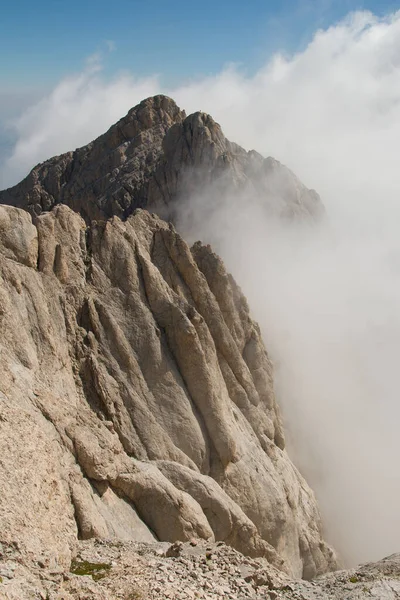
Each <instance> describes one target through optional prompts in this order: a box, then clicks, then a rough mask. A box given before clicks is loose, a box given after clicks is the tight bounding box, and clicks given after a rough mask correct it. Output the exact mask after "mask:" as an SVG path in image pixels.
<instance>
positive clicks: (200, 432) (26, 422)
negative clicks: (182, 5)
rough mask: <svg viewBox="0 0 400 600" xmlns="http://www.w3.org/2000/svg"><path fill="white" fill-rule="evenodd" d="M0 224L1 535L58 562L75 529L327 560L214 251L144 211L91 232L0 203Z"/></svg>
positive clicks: (314, 562) (246, 324) (265, 376)
mask: <svg viewBox="0 0 400 600" xmlns="http://www.w3.org/2000/svg"><path fill="white" fill-rule="evenodd" d="M0 222H1V223H2V224H3V226H4V228H5V229H6V232H7V234H6V235H2V237H1V240H2V241H1V243H0V269H1V270H0V274H1V287H0V327H1V340H0V344H1V346H0V347H1V365H2V378H1V381H0V394H1V404H0V410H1V413H0V428H1V434H0V446H1V447H0V456H1V457H2V459H1V460H2V465H1V482H2V486H1V487H2V494H1V496H0V507H1V508H0V510H1V516H2V518H1V521H2V537H3V539H6V541H9V542H11V541H13V540H17V541H18V543H19V544H22V545H23V546H24V547H25V548H26V550H27V551H29V552H33V553H35V554H37V555H38V556H39V555H40V554H41V553H42V552H45V551H46V552H47V551H48V552H50V551H51V553H52V556H53V558H54V557H55V558H56V559H57V560H58V561H61V563H62V562H65V561H66V562H68V561H69V560H70V557H71V549H73V545H74V541H75V540H76V539H77V537H78V536H79V537H82V538H90V537H105V538H108V537H117V538H121V539H130V538H134V539H138V538H139V539H143V540H151V539H153V538H154V537H155V538H157V539H160V540H170V541H173V540H188V539H190V538H192V537H200V538H204V539H211V540H212V539H216V540H224V541H226V542H227V543H229V544H231V545H232V546H233V547H235V548H237V549H238V550H241V551H243V552H245V553H246V554H249V555H252V556H266V557H268V558H269V560H270V561H271V562H272V563H273V564H275V565H278V566H279V567H280V568H283V569H286V570H287V571H289V572H292V573H294V574H296V575H299V576H305V577H311V576H313V575H315V574H316V573H320V572H323V571H326V570H327V569H330V568H332V567H333V566H334V565H335V557H334V555H333V553H332V551H331V550H330V548H329V547H328V546H327V545H326V544H325V543H324V542H323V540H322V537H321V523H320V518H319V514H318V509H317V506H316V502H315V498H314V495H313V493H312V492H311V490H310V489H309V488H308V486H307V484H306V483H305V481H304V479H303V478H302V477H301V475H300V474H299V473H298V471H297V470H296V469H295V467H294V466H293V465H292V463H291V462H290V460H289V458H288V456H287V454H286V452H285V450H284V435H283V431H282V424H281V419H280V416H279V411H278V407H277V405H276V401H275V397H274V392H273V376H272V367H271V363H270V360H269V358H268V355H267V353H266V350H265V348H264V345H263V342H262V340H261V337H260V332H259V329H258V327H257V325H256V324H255V323H254V322H253V321H252V320H251V317H250V314H249V309H248V306H247V303H246V300H245V298H244V297H243V295H242V293H241V291H240V289H239V288H238V286H237V285H236V284H235V282H234V281H233V279H232V278H231V277H230V276H229V275H228V274H227V273H226V271H225V269H224V266H223V264H222V262H221V260H220V259H219V257H218V256H216V255H215V254H214V253H213V252H212V250H211V249H210V248H209V247H205V246H202V245H201V244H199V243H198V244H195V245H194V247H193V248H191V249H190V248H189V247H188V245H187V244H186V243H185V242H184V241H183V239H182V238H181V237H180V236H179V235H178V234H177V233H176V231H175V230H174V228H173V226H171V225H168V224H167V223H165V222H164V221H162V220H161V219H159V218H158V217H155V216H151V215H150V214H149V213H148V212H147V211H143V210H138V211H136V212H135V213H134V214H133V215H132V216H130V217H129V218H128V219H127V220H126V221H125V222H122V221H121V220H120V219H119V218H118V217H114V218H112V219H110V220H108V221H107V222H103V223H100V224H92V225H91V226H89V227H88V226H86V224H85V222H84V221H83V219H82V218H81V217H80V215H78V214H77V213H75V212H73V211H72V210H71V209H69V208H68V207H67V206H64V205H59V206H57V207H55V208H54V209H53V210H52V211H51V212H48V213H43V214H42V215H40V216H39V217H38V218H37V219H36V225H33V224H32V223H31V217H30V215H29V214H28V213H27V212H24V211H22V210H20V209H16V208H11V207H5V206H3V207H1V209H0ZM11 232H12V235H11Z"/></svg>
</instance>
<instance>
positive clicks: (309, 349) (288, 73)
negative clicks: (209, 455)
mask: <svg viewBox="0 0 400 600" xmlns="http://www.w3.org/2000/svg"><path fill="white" fill-rule="evenodd" d="M161 88H162V86H161V85H160V83H159V81H158V80H157V78H154V77H150V78H148V79H136V78H135V77H133V76H131V75H129V74H124V75H120V76H118V77H116V78H114V79H112V80H105V79H104V78H102V77H101V74H100V73H99V72H98V71H96V70H95V69H93V68H90V67H88V68H87V69H86V70H85V71H84V72H83V73H81V74H79V75H76V76H74V77H70V78H68V79H65V80H63V81H61V82H60V84H59V85H58V86H57V87H56V88H55V89H54V91H53V92H52V93H51V94H50V95H48V96H47V97H46V98H44V99H43V100H42V101H41V102H40V103H39V104H37V105H35V106H33V107H32V108H31V109H29V110H28V111H26V112H25V113H24V114H23V115H22V116H21V118H20V119H19V120H18V121H17V122H16V123H15V127H16V131H17V134H18V142H17V144H16V146H15V148H14V152H13V155H12V156H11V158H10V160H9V161H8V162H7V163H6V164H5V166H4V168H3V170H2V177H3V180H4V181H5V182H7V183H12V182H14V181H16V180H17V179H19V178H21V177H22V176H23V175H24V174H25V173H26V172H27V170H28V169H29V168H30V167H32V166H33V165H34V164H35V163H36V162H38V161H40V160H44V159H45V158H47V157H48V156H51V155H54V154H57V153H60V152H63V151H66V150H69V149H74V148H75V147H77V146H79V145H82V144H84V143H87V142H89V141H90V140H91V139H93V138H94V137H95V136H97V135H99V134H101V133H102V132H103V131H104V130H105V129H107V128H108V127H109V126H110V125H111V124H112V123H113V122H115V121H116V120H117V119H119V118H120V117H121V116H122V115H123V114H124V113H126V112H127V111H128V110H129V108H131V106H133V105H134V104H136V103H137V102H138V101H140V100H141V99H142V98H144V97H146V96H148V95H152V94H154V93H159V92H160V91H163V92H164V93H168V94H169V95H171V96H172V97H174V98H175V99H176V100H177V102H178V103H179V104H180V105H181V106H182V107H183V108H185V109H186V111H187V112H191V111H194V110H199V109H201V110H203V111H207V112H210V113H211V114H212V115H213V116H214V118H215V119H216V120H217V121H219V122H220V123H221V125H222V126H223V129H224V131H225V133H226V134H227V136H228V137H230V138H231V139H232V140H234V141H236V142H238V143H241V144H242V145H244V146H245V147H246V148H253V147H254V148H255V149H257V150H259V151H260V152H261V153H263V154H264V155H273V156H275V157H276V158H278V159H279V160H281V161H282V162H284V163H286V164H287V165H288V166H290V167H291V168H292V169H293V170H294V171H295V172H296V174H297V175H298V176H299V177H300V178H301V179H303V181H304V182H305V183H306V184H307V185H308V186H310V187H313V188H316V189H317V190H318V191H319V192H320V194H321V195H322V197H323V200H324V203H325V205H326V207H327V210H328V213H329V215H330V226H329V228H328V229H324V230H315V231H314V232H311V231H309V230H308V231H307V233H304V232H302V231H294V230H292V229H285V230H282V229H279V230H278V231H277V230H276V229H273V228H271V226H270V225H268V224H267V223H265V222H263V221H262V220H260V219H259V218H257V215H258V213H257V210H256V207H257V202H256V201H257V199H249V203H248V204H246V206H245V207H243V205H242V206H236V207H235V210H233V209H232V208H230V209H228V212H226V211H225V210H224V211H220V212H217V213H216V214H215V218H214V219H213V220H209V222H208V223H207V226H205V225H204V224H203V223H202V222H201V220H199V222H198V229H197V231H196V234H198V235H201V236H202V237H203V238H207V239H210V240H212V241H213V242H214V244H215V245H216V246H217V248H218V249H219V251H220V252H221V254H222V255H223V257H224V258H225V260H226V261H227V263H228V266H229V268H230V269H231V270H232V271H233V272H234V274H235V275H236V276H237V278H238V279H239V281H240V283H241V284H242V285H243V288H244V290H245V292H246V294H247V295H248V296H249V298H250V304H251V306H252V308H253V311H254V313H255V315H256V317H257V319H258V320H259V321H260V323H261V325H262V328H263V331H264V335H265V340H266V344H267V347H268V348H269V349H270V350H271V352H272V355H273V357H274V359H275V361H276V362H277V376H278V391H279V396H280V400H281V402H282V403H283V406H284V408H285V415H286V419H287V421H288V423H289V424H290V426H291V427H290V432H291V436H292V437H293V442H292V447H293V448H295V456H296V457H297V459H298V460H299V461H300V462H301V464H302V465H303V467H304V469H305V470H306V473H307V474H308V479H309V480H310V481H311V483H312V484H313V485H314V487H315V488H316V490H317V493H318V496H319V498H320V501H321V506H322V510H323V513H324V516H325V518H326V522H327V525H328V530H329V533H330V535H331V537H332V539H333V540H334V541H335V542H336V544H337V545H338V547H339V549H340V550H342V552H343V553H344V554H345V556H346V557H347V558H349V560H351V561H353V562H354V561H357V560H364V559H365V560H366V559H374V558H379V557H380V556H381V555H385V554H389V553H391V552H394V551H399V542H398V530H399V526H400V517H399V511H398V505H397V504H398V498H399V496H400V471H399V468H398V456H399V455H400V436H399V435H398V423H399V422H400V401H399V381H398V365H397V362H398V358H397V357H398V356H400V308H399V307H400V236H399V234H398V227H399V225H398V223H399V222H400V201H399V200H400V169H399V168H398V144H399V141H398V140H399V139H400V13H396V14H393V15H391V16H388V17H387V18H385V19H378V18H377V17H375V16H374V15H372V14H370V13H365V12H363V13H355V14H353V15H350V16H349V17H348V18H347V19H346V20H345V21H343V22H341V23H339V24H338V25H336V26H334V27H331V28H330V29H328V30H325V31H322V30H321V31H318V32H316V34H315V36H314V38H313V40H312V41H311V42H310V44H309V45H308V46H307V48H306V49H305V50H304V51H303V52H301V53H299V54H297V55H294V56H291V57H284V56H282V55H275V56H273V57H272V58H271V60H269V61H268V62H267V63H266V64H265V66H264V67H263V68H262V69H261V70H260V71H259V72H258V73H256V74H255V75H254V76H253V77H248V76H246V75H244V74H243V73H241V72H240V70H239V69H237V68H235V67H229V68H227V69H226V70H224V72H222V73H220V74H218V75H215V76H214V77H209V78H206V79H202V80H199V81H196V80H195V81H193V82H190V83H187V84H185V85H182V86H180V87H178V88H176V89H168V88H166V87H165V86H164V88H163V89H161ZM250 206H252V210H250V208H249V207H250ZM221 223H222V224H223V226H221Z"/></svg>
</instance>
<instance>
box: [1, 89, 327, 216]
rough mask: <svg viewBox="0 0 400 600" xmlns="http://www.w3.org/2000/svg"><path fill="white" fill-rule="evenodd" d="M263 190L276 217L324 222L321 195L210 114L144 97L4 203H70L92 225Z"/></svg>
mask: <svg viewBox="0 0 400 600" xmlns="http://www.w3.org/2000/svg"><path fill="white" fill-rule="evenodd" d="M206 187H208V189H212V190H213V191H214V193H215V194H218V193H219V191H220V190H221V189H223V192H224V194H235V193H240V192H243V193H246V194H249V193H250V194H251V193H253V192H254V193H256V194H257V197H258V198H261V199H263V198H264V203H265V208H266V210H268V211H269V212H271V213H273V214H278V215H284V216H289V217H293V216H294V217H297V218H298V217H307V218H310V217H313V218H316V217H318V216H319V215H320V214H321V213H322V212H323V206H322V204H321V201H320V199H319V196H318V194H317V193H316V192H315V191H314V190H308V189H307V188H306V187H305V186H304V185H303V184H302V183H301V182H300V181H299V180H298V179H297V177H296V176H295V175H294V174H293V173H292V172H291V171H290V170H289V169H287V168H286V167H284V166H283V165H281V164H280V163H279V162H278V161H276V160H274V159H273V158H266V159H264V158H263V157H262V156H261V155H260V154H258V153H257V152H254V151H251V152H246V151H245V150H244V149H243V148H241V147H240V146H238V145H237V144H234V143H232V142H229V141H228V140H227V139H226V138H225V136H224V135H223V133H222V130H221V128H220V126H219V125H218V124H217V123H216V122H215V121H214V120H213V119H212V118H211V117H210V116H209V115H207V114H205V113H200V112H198V113H195V114H193V115H190V116H188V117H186V115H185V112H184V111H181V110H180V109H179V108H178V107H177V105H176V104H175V102H174V101H173V100H171V99H170V98H167V97H165V96H155V97H154V98H148V99H147V100H144V101H143V102H142V103H141V104H139V105H138V106H137V107H135V108H133V109H132V110H130V111H129V113H128V114H127V115H126V117H124V118H123V119H121V120H120V121H119V122H118V123H116V124H115V125H113V126H112V127H111V128H110V129H109V131H107V133H105V134H104V135H102V136H100V137H99V138H97V139H96V140H95V141H94V142H92V143H90V144H88V145H87V146H84V147H83V148H79V149H78V150H75V152H67V153H66V154H63V155H61V156H57V157H54V158H51V159H50V160H47V161H46V162H44V163H42V164H40V165H38V166H37V167H35V168H34V169H33V170H32V171H31V173H30V174H29V175H28V176H27V177H26V178H25V179H24V180H23V181H22V182H21V183H20V184H18V185H16V186H15V187H13V188H10V189H9V190H5V191H3V192H0V204H10V205H13V206H18V207H20V208H24V209H26V210H29V212H31V214H32V215H37V214H40V213H41V212H43V211H47V210H50V209H51V208H53V206H55V205H56V204H59V203H63V204H67V205H68V206H69V207H70V208H72V209H73V210H75V211H76V212H79V213H80V214H81V215H82V216H83V217H84V219H85V220H86V221H87V222H90V220H93V219H104V218H110V217H112V216H119V217H121V218H126V217H127V216H128V215H130V214H131V213H132V211H133V210H135V209H136V208H146V209H148V210H149V211H150V212H156V213H157V214H159V215H161V216H162V217H163V218H166V219H171V218H173V217H174V213H175V211H176V210H181V209H182V204H184V203H185V201H186V200H187V199H188V198H189V197H191V196H192V195H193V193H197V192H199V190H204V189H205V188H206ZM177 203H178V207H177Z"/></svg>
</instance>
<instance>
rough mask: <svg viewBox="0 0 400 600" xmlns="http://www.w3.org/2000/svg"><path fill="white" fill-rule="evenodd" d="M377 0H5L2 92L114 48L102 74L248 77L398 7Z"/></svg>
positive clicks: (53, 76)
mask: <svg viewBox="0 0 400 600" xmlns="http://www.w3.org/2000/svg"><path fill="white" fill-rule="evenodd" d="M399 6H400V3H399V2H393V1H391V0H390V1H389V0H383V1H381V2H379V1H376V0H335V1H333V0H281V1H277V0H249V1H248V2H243V0H214V1H212V0H201V1H199V2H193V1H192V2H190V1H189V2H187V1H185V2H184V1H183V0H171V1H169V2H168V1H166V0H152V1H147V2H146V1H145V0H141V1H140V2H139V1H137V0H119V2H117V3H111V2H110V1H109V0H96V1H94V0H83V1H82V0H80V1H79V0H70V1H69V2H66V1H65V0H47V1H46V0H39V2H32V1H31V0H29V1H28V0H14V1H13V0H4V2H3V3H2V9H1V18H0V55H1V56H2V57H3V58H4V57H5V58H6V60H2V61H0V81H1V85H0V89H1V90H3V93H5V92H7V93H9V94H10V93H14V92H15V91H16V90H20V89H25V90H29V89H30V88H32V92H34V91H35V90H37V89H38V88H41V87H46V86H51V85H52V84H54V83H55V82H56V81H57V80H59V79H60V77H62V76H64V75H65V74H67V73H69V72H73V71H76V70H79V69H80V68H81V66H82V62H83V61H84V59H85V57H87V56H89V55H91V54H93V53H94V52H97V51H102V50H103V51H104V50H105V49H106V48H107V40H109V41H112V42H113V45H114V44H115V50H114V51H113V52H111V53H110V54H109V56H108V58H107V61H106V69H107V70H108V71H110V72H115V71H116V70H119V69H129V70H131V71H133V72H134V73H136V74H138V75H143V74H149V73H158V74H161V75H162V76H163V77H165V78H167V79H172V80H177V79H180V78H188V77H190V76H199V75H207V74H210V73H213V72H217V71H219V70H220V69H221V67H222V66H223V65H224V64H226V63H228V62H236V63H241V64H243V66H244V67H245V68H246V69H249V70H252V69H254V70H255V69H257V67H258V66H259V65H260V64H261V63H263V62H265V59H266V56H267V55H268V54H269V53H271V52H272V51H274V50H276V49H284V50H286V51H288V52H291V51H293V50H296V49H297V48H299V47H301V46H302V45H304V44H305V43H306V42H307V41H308V39H309V38H310V36H311V35H312V33H313V32H314V31H315V29H316V28H318V27H326V26H328V25H329V24H330V23H334V22H336V21H337V20H339V19H340V18H342V17H343V16H344V15H345V14H347V13H348V12H349V11H351V10H356V9H368V10H371V11H373V12H375V14H380V13H385V12H388V11H390V10H395V9H396V8H399Z"/></svg>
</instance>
